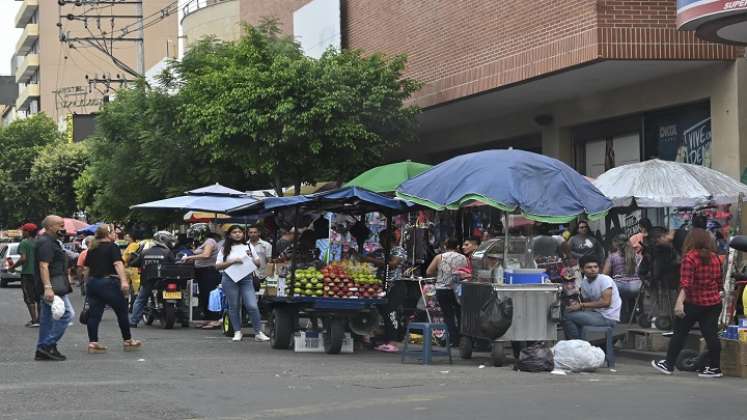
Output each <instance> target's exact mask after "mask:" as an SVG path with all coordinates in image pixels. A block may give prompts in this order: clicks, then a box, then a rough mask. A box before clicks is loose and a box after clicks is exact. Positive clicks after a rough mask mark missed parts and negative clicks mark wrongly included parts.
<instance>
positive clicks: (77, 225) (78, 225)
mask: <svg viewBox="0 0 747 420" xmlns="http://www.w3.org/2000/svg"><path fill="white" fill-rule="evenodd" d="M62 220H63V221H64V222H65V231H67V233H68V234H69V235H74V234H77V232H78V231H79V230H81V229H85V228H87V227H88V223H86V222H81V221H80V220H78V219H71V218H68V217H65V218H63V219H62Z"/></svg>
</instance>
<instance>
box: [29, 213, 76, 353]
mask: <svg viewBox="0 0 747 420" xmlns="http://www.w3.org/2000/svg"><path fill="white" fill-rule="evenodd" d="M42 226H43V227H44V230H45V232H44V235H42V236H41V238H39V239H37V241H36V247H35V249H34V250H35V254H36V261H37V263H38V267H37V270H36V272H35V274H36V277H37V285H38V286H39V290H43V294H42V299H41V302H40V303H39V304H40V306H41V315H40V318H39V324H40V325H39V341H38V342H37V345H36V356H35V360H53V361H62V360H65V359H66V358H65V356H63V355H62V354H60V352H59V351H58V350H57V343H58V342H59V341H60V339H61V338H62V336H63V335H64V334H65V330H66V329H67V326H68V324H69V323H70V321H71V320H72V319H73V317H74V316H75V315H74V314H75V311H74V310H73V306H72V305H71V304H70V299H69V298H68V296H67V295H68V294H69V293H70V291H72V289H71V288H70V287H69V284H70V283H69V280H68V278H67V256H66V254H65V250H64V248H63V247H62V243H61V242H60V238H64V237H65V234H66V232H65V223H64V221H63V220H62V218H61V217H59V216H55V215H49V216H47V217H45V218H44V220H43V221H42ZM53 282H54V283H55V284H63V285H65V284H66V285H68V287H63V288H62V289H64V290H57V296H59V297H60V298H61V299H62V301H63V302H64V304H65V312H64V313H63V315H62V317H61V318H60V319H54V318H52V306H51V305H52V302H53V301H54V297H55V291H54V290H53V287H52V284H53ZM58 289H60V288H59V287H58Z"/></svg>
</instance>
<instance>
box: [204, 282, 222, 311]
mask: <svg viewBox="0 0 747 420" xmlns="http://www.w3.org/2000/svg"><path fill="white" fill-rule="evenodd" d="M208 311H210V312H223V289H221V288H220V287H216V288H215V289H213V291H211V292H210V295H209V296H208Z"/></svg>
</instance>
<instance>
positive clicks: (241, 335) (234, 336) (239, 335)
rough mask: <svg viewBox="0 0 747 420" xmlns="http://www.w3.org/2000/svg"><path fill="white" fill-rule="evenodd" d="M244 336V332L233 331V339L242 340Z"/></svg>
mask: <svg viewBox="0 0 747 420" xmlns="http://www.w3.org/2000/svg"><path fill="white" fill-rule="evenodd" d="M242 338H244V334H243V333H242V332H241V331H236V332H234V333H233V338H232V339H231V340H232V341H241V339H242Z"/></svg>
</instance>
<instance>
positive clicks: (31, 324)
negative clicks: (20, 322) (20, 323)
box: [24, 321, 39, 328]
mask: <svg viewBox="0 0 747 420" xmlns="http://www.w3.org/2000/svg"><path fill="white" fill-rule="evenodd" d="M24 327H26V328H39V323H38V322H36V321H29V322H27V323H26V324H24Z"/></svg>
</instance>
